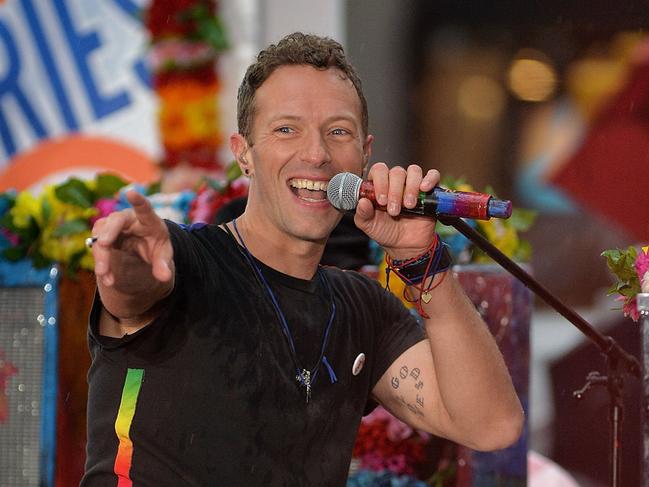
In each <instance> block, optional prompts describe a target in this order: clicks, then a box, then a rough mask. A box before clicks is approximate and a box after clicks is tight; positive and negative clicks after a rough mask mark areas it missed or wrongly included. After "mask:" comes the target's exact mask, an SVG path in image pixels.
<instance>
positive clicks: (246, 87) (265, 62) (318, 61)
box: [237, 32, 368, 142]
mask: <svg viewBox="0 0 649 487" xmlns="http://www.w3.org/2000/svg"><path fill="white" fill-rule="evenodd" d="M292 64H293V65H294V64H305V65H310V66H313V67H315V68H317V69H323V70H324V69H328V68H337V69H339V70H340V71H341V72H342V73H343V74H344V76H345V77H346V78H347V79H349V80H350V81H351V82H352V84H353V85H354V88H356V93H357V94H358V98H359V99H360V102H361V124H362V129H363V134H364V135H367V133H368V114H367V101H366V100H365V96H364V95H363V88H362V86H361V80H360V78H359V77H358V75H357V74H356V70H355V69H354V67H353V66H352V65H351V64H350V63H349V61H348V60H347V57H346V56H345V51H344V50H343V47H342V46H341V45H340V43H338V42H336V41H334V40H333V39H330V38H328V37H320V36H316V35H312V34H303V33H302V32H295V33H293V34H289V35H287V36H286V37H284V38H283V39H282V40H280V41H279V42H278V43H277V44H271V45H270V46H268V48H266V49H265V50H263V51H261V52H260V53H259V55H258V56H257V61H256V62H254V63H253V64H251V65H250V66H249V67H248V70H247V71H246V74H245V75H244V77H243V81H242V82H241V85H240V86H239V92H238V94H237V123H238V125H239V133H240V134H241V135H243V136H244V137H245V138H246V139H247V140H248V141H249V142H251V141H250V131H251V129H252V117H253V115H254V110H255V107H254V101H255V92H256V91H257V88H259V87H260V86H261V85H262V84H263V83H264V81H266V80H267V79H268V77H269V76H270V75H271V74H272V73H273V71H275V69H277V68H279V67H280V66H285V65H292Z"/></svg>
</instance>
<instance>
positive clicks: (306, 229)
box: [232, 65, 372, 241]
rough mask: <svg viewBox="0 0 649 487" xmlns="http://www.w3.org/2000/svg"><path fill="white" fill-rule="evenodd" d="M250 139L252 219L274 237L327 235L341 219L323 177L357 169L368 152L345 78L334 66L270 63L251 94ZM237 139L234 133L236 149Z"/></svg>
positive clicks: (235, 148) (367, 141)
mask: <svg viewBox="0 0 649 487" xmlns="http://www.w3.org/2000/svg"><path fill="white" fill-rule="evenodd" d="M237 137H238V138H237ZM250 141H251V144H252V146H251V147H248V148H247V150H245V149H244V158H245V160H246V162H247V167H248V168H249V169H250V170H251V172H252V177H251V185H250V192H249V201H248V207H247V209H246V212H247V214H250V216H252V217H254V218H255V225H261V226H262V227H263V231H265V232H266V233H267V234H269V235H274V236H276V237H280V236H281V235H284V236H289V237H294V238H298V239H301V240H308V241H323V240H324V239H326V238H327V237H328V236H329V233H330V232H331V230H332V229H333V228H334V227H335V226H336V224H337V223H338V221H339V219H340V213H339V212H338V211H337V210H335V209H334V208H333V207H332V206H331V205H330V204H329V202H328V201H327V199H326V185H327V183H328V181H329V180H330V179H331V177H333V176H334V175H335V174H338V173H339V172H352V173H354V174H357V175H360V174H361V173H362V171H363V168H364V165H365V164H366V163H367V159H368V158H369V155H370V146H371V142H372V137H371V136H366V135H365V134H363V131H362V125H361V104H360V100H359V98H358V95H357V93H356V90H355V89H354V86H353V84H352V83H351V81H349V80H348V79H346V78H344V77H343V75H342V73H341V72H340V71H339V70H337V69H327V70H317V69H315V68H313V67H311V66H304V65H295V66H293V65H291V66H282V67H280V68H277V69H276V70H275V71H274V72H273V74H271V75H270V77H269V78H268V79H267V80H266V81H265V82H264V83H263V84H262V85H261V86H260V87H259V88H258V89H257V92H256V94H255V110H254V115H253V121H252V129H251V134H250ZM244 146H245V141H244V140H243V138H242V137H241V136H240V135H238V136H234V137H233V139H232V148H233V151H234V152H235V154H238V152H237V151H239V152H240V151H241V149H242V147H244ZM268 232H272V233H268ZM275 232H279V234H277V233H275Z"/></svg>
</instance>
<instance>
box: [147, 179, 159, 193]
mask: <svg viewBox="0 0 649 487" xmlns="http://www.w3.org/2000/svg"><path fill="white" fill-rule="evenodd" d="M161 188H162V181H156V182H155V183H151V184H150V185H149V187H148V188H147V189H146V195H147V196H151V195H152V194H157V193H159V192H160V191H161Z"/></svg>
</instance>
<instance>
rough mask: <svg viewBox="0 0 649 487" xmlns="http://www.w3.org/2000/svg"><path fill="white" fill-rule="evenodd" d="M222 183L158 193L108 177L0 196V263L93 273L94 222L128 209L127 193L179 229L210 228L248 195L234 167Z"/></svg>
mask: <svg viewBox="0 0 649 487" xmlns="http://www.w3.org/2000/svg"><path fill="white" fill-rule="evenodd" d="M226 175H227V177H226V179H222V180H218V181H211V180H208V179H206V180H204V181H203V182H202V183H201V185H200V187H199V188H198V190H197V191H189V190H186V191H182V192H179V193H160V192H159V185H157V184H154V185H151V186H148V187H146V186H143V185H138V184H131V185H127V182H126V181H124V180H122V179H121V178H119V177H118V176H115V175H112V174H98V175H97V176H95V178H94V179H91V180H81V179H78V178H70V179H68V180H66V181H65V182H63V183H60V184H56V185H50V186H46V187H45V188H44V189H43V191H42V192H41V193H40V194H38V195H33V194H32V193H31V192H29V191H22V192H20V193H17V192H15V191H7V192H4V193H0V259H4V260H7V261H11V262H16V261H20V260H29V261H31V264H32V266H33V267H35V268H43V267H48V266H50V265H52V264H62V265H63V266H65V267H66V269H67V271H68V273H69V274H71V275H74V273H75V272H76V271H77V270H79V269H87V270H92V269H93V266H94V262H93V259H92V253H91V252H90V251H89V250H88V248H87V247H86V245H85V241H86V238H88V237H89V236H90V230H91V229H92V226H93V225H94V223H95V221H96V220H97V219H99V218H101V217H104V216H107V215H109V214H110V213H112V212H113V211H119V210H122V209H124V208H127V207H129V203H128V201H127V200H126V195H125V193H126V190H129V189H135V190H136V191H139V192H140V193H142V194H144V195H145V196H147V198H148V199H149V201H150V202H151V204H152V206H153V208H154V209H155V211H156V213H157V214H158V216H160V217H161V218H167V219H169V220H173V221H176V222H178V223H195V222H198V221H203V222H207V223H210V222H213V221H214V216H215V214H216V212H217V210H218V209H219V208H221V206H223V205H224V204H226V203H228V202H229V201H230V200H232V199H234V198H236V197H239V196H244V195H245V194H247V191H248V186H247V179H245V178H241V177H240V176H241V173H240V171H239V169H238V166H237V164H236V163H235V162H233V163H232V164H231V165H230V167H229V168H228V169H227V171H226Z"/></svg>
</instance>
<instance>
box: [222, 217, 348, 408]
mask: <svg viewBox="0 0 649 487" xmlns="http://www.w3.org/2000/svg"><path fill="white" fill-rule="evenodd" d="M232 226H233V227H234V231H235V233H236V234H237V237H238V238H239V242H241V246H242V247H243V249H244V250H245V255H246V258H247V260H248V262H249V263H250V266H251V267H252V268H253V270H254V271H255V274H256V275H257V277H258V278H259V280H260V281H261V283H262V284H263V286H264V288H265V290H266V292H267V293H268V297H269V298H270V300H271V302H272V303H273V307H274V308H275V312H276V313H277V318H278V319H279V322H280V324H281V326H282V331H283V332H284V336H285V337H286V340H287V341H288V345H289V348H290V350H291V358H292V359H293V364H294V366H295V372H296V375H295V380H297V382H298V383H299V384H300V385H301V386H302V387H304V389H305V393H306V402H307V404H308V403H309V399H311V389H312V387H313V383H314V382H315V380H316V377H317V375H318V370H319V369H320V365H321V364H324V365H325V367H326V368H327V371H328V372H329V379H330V380H331V383H332V384H333V383H335V382H337V381H338V379H337V378H336V374H335V373H334V371H333V368H332V367H331V365H330V364H329V362H328V361H327V357H325V354H324V353H325V349H326V348H327V343H328V342H329V334H330V332H331V327H332V324H333V322H334V318H335V316H336V303H335V302H334V297H333V293H332V291H331V286H330V285H329V281H328V280H327V276H326V275H325V273H324V272H323V271H322V269H321V268H320V267H318V271H317V272H318V277H319V278H320V280H321V282H322V284H323V286H324V288H325V289H326V290H327V293H328V294H329V300H330V301H331V315H330V316H329V321H328V322H327V327H326V328H325V332H324V336H323V338H322V346H321V347H320V356H319V357H318V361H317V362H316V364H315V365H314V366H313V368H312V369H310V370H309V369H307V368H305V367H301V366H300V364H299V362H298V358H297V353H296V351H295V343H294V341H293V335H292V334H291V330H290V328H289V326H288V323H287V321H286V317H285V316H284V313H283V312H282V309H281V308H280V306H279V301H278V300H277V298H276V297H275V293H273V290H272V289H271V287H270V285H269V284H268V281H267V280H266V278H265V277H264V274H263V272H261V268H260V267H259V266H258V265H257V263H256V262H255V259H254V257H253V256H252V254H251V253H250V251H249V250H248V247H247V246H246V243H245V242H244V241H243V238H242V237H241V234H240V233H239V229H238V228H237V219H236V218H235V219H234V220H232Z"/></svg>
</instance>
